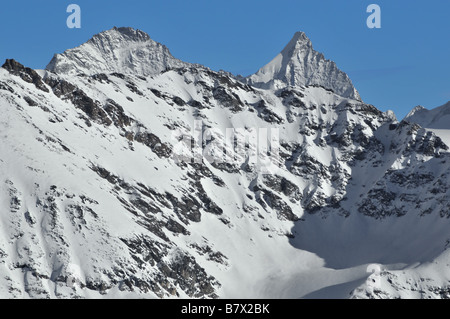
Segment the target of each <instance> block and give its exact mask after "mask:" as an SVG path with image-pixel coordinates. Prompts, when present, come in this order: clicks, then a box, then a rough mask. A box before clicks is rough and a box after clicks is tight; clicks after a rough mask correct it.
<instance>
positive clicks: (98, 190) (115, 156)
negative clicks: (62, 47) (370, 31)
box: [0, 28, 450, 298]
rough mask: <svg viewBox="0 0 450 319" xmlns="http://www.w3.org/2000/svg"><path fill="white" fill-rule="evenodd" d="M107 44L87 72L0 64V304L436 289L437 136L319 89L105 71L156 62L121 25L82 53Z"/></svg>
mask: <svg viewBox="0 0 450 319" xmlns="http://www.w3.org/2000/svg"><path fill="white" fill-rule="evenodd" d="M128 34H132V35H133V36H132V37H128V36H127V35H128ZM107 38H114V39H116V40H117V39H119V40H120V41H119V42H116V41H115V40H114V41H112V42H111V43H110V44H108V45H107V44H106V43H107V42H106V41H103V40H102V41H100V42H102V43H103V44H102V47H101V50H100V51H97V53H96V54H98V56H97V57H96V58H95V61H96V62H95V64H96V67H97V68H98V69H91V70H90V71H92V72H88V71H89V69H87V68H86V65H89V63H91V61H88V60H86V61H84V62H83V63H82V64H80V62H79V60H78V59H77V58H76V57H75V56H73V55H71V54H69V53H70V52H74V51H71V50H69V51H67V52H66V53H67V54H64V59H65V60H64V61H65V62H64V65H68V66H70V67H68V68H65V67H61V68H59V67H57V65H60V64H59V63H56V64H54V65H55V67H49V68H48V69H47V70H32V69H29V68H26V67H24V66H23V65H21V64H20V63H18V62H16V61H14V60H7V61H6V62H5V64H4V65H3V67H2V68H0V108H1V112H2V118H1V120H0V121H1V123H0V136H1V138H2V143H0V150H1V152H0V178H1V180H0V182H1V184H0V187H1V188H2V190H1V192H0V296H2V297H20V298H42V297H57V298H61V297H88V298H90V297H102V296H104V297H121V298H122V297H150V298H152V297H195V298H202V297H206V298H216V297H228V298H241V297H244V298H245V297H254V298H260V297H265V298H281V297H284V298H302V297H305V298H308V297H310V298H314V297H316V298H317V297H339V298H347V297H355V298H359V297H411V296H413V297H418V295H417V294H414V293H411V291H417V290H420V291H422V292H423V293H422V296H432V297H443V296H445V291H447V290H448V287H449V285H448V281H449V280H450V275H449V271H448V266H447V263H448V262H447V261H448V257H447V251H446V248H447V243H448V241H449V240H450V235H448V229H449V226H450V225H449V220H450V219H449V218H448V216H449V214H448V212H449V211H450V202H449V198H450V196H449V195H450V194H449V193H448V189H449V184H450V177H449V176H448V172H449V163H450V162H449V160H448V158H449V153H448V146H447V145H446V144H445V143H444V142H443V141H442V140H441V139H440V138H439V137H437V136H436V135H435V134H433V133H432V132H429V131H427V130H425V129H423V128H421V127H420V126H419V125H416V124H411V123H409V122H406V121H402V122H400V123H399V122H398V121H397V120H396V118H395V116H394V115H393V114H392V112H385V113H383V112H380V111H379V110H377V109H376V108H375V107H374V106H371V105H367V104H365V103H363V102H361V101H360V100H359V97H358V98H356V99H353V98H349V97H347V96H346V94H337V93H336V90H333V91H334V92H332V91H331V90H329V89H325V88H323V87H320V86H307V87H304V86H290V85H285V86H280V87H279V88H276V89H275V88H271V89H265V88H261V87H259V88H258V87H254V86H252V85H250V84H248V83H243V82H241V81H239V80H237V79H236V78H234V77H233V76H232V75H230V74H228V73H225V72H213V71H211V70H209V69H208V68H205V67H201V66H198V65H190V64H183V65H173V64H170V63H165V62H164V63H160V62H161V61H162V60H161V59H159V60H158V59H157V58H156V62H155V61H154V60H153V58H152V60H150V61H148V59H147V58H145V59H143V60H141V61H139V63H136V64H132V65H130V64H126V65H125V66H124V65H123V64H121V63H116V62H113V61H114V60H113V59H111V56H112V55H111V52H118V51H117V48H118V47H121V48H128V47H132V46H133V45H134V44H135V42H139V43H140V41H141V40H138V39H137V38H142V39H143V40H142V42H143V43H146V44H142V45H144V46H145V47H146V52H147V53H148V54H147V53H146V54H147V55H146V56H147V57H151V56H155V55H158V52H160V51H159V48H160V47H159V46H155V47H152V48H151V49H150V48H149V47H148V43H149V41H151V40H148V39H149V37H148V36H147V35H146V34H144V33H142V32H141V31H135V30H133V29H129V28H126V29H125V28H120V29H113V30H109V31H105V32H104V33H101V34H99V35H97V36H95V37H94V39H93V40H90V41H89V42H88V43H87V44H84V45H82V46H81V47H80V48H88V49H86V52H94V51H93V50H92V48H91V45H92V43H100V42H97V41H99V40H98V39H107ZM89 43H90V44H89ZM139 45H141V44H139ZM147 49H148V50H147ZM74 50H77V49H74ZM68 52H69V53H68ZM127 52H128V51H127ZM114 54H116V53H114ZM127 54H128V53H127ZM154 54H155V55H154ZM84 56H86V57H87V56H88V55H84ZM133 56H134V54H133ZM60 58H61V56H60ZM119 60H120V59H119ZM53 61H54V60H53ZM100 61H101V63H100ZM120 61H124V60H120ZM154 63H156V65H160V66H161V69H159V71H156V69H155V68H154ZM50 65H52V63H51V64H50ZM61 65H63V64H61ZM144 70H145V71H144ZM141 71H142V72H143V73H141ZM96 72H97V73H96ZM145 72H149V73H145ZM355 92H356V91H355ZM244 138H246V140H245V141H246V142H245V143H244V144H243V145H242V143H241V144H240V143H239V141H242V140H244ZM269 141H270V142H271V143H268V142H269ZM240 147H241V148H240ZM372 263H379V264H381V266H380V267H382V270H383V271H382V272H380V273H377V275H379V276H380V277H379V278H382V279H381V280H379V281H378V282H381V284H380V285H379V286H377V287H376V288H377V289H376V291H375V292H374V290H373V289H371V286H370V283H371V281H370V280H367V278H368V277H369V275H370V272H368V269H372V268H373V265H372V266H371V264H372ZM435 265H436V266H435ZM371 267H372V268H371ZM371 278H372V276H371ZM371 278H370V279H371ZM379 278H378V279H379ZM393 278H394V279H393ZM73 282H75V283H73ZM436 287H439V289H437V288H436ZM414 289H415V290H414ZM446 289H447V290H446Z"/></svg>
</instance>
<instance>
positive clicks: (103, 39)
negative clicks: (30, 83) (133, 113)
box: [46, 27, 190, 76]
mask: <svg viewBox="0 0 450 319" xmlns="http://www.w3.org/2000/svg"><path fill="white" fill-rule="evenodd" d="M188 65H190V64H189V63H186V62H183V61H180V60H178V59H176V58H174V57H173V56H172V54H171V53H170V51H169V49H168V48H167V47H166V46H164V45H162V44H160V43H158V42H156V41H154V40H152V39H151V38H150V36H149V35H148V34H147V33H145V32H143V31H141V30H138V29H133V28H130V27H120V28H117V27H114V28H112V29H110V30H107V31H103V32H101V33H98V34H96V35H94V36H93V37H92V38H91V39H90V40H89V41H87V42H86V43H84V44H82V45H81V46H79V47H77V48H74V49H70V50H67V51H65V52H64V53H62V54H56V55H55V56H54V57H53V59H52V60H51V61H50V63H49V64H48V65H47V67H46V69H47V70H49V71H52V72H55V73H58V74H68V75H75V74H80V73H84V74H88V75H92V74H98V73H114V72H116V73H124V74H137V75H142V76H148V75H152V74H157V73H160V72H162V71H164V70H166V69H167V68H173V67H184V66H188Z"/></svg>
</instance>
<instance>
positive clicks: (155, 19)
mask: <svg viewBox="0 0 450 319" xmlns="http://www.w3.org/2000/svg"><path fill="white" fill-rule="evenodd" d="M71 3H75V4H78V5H79V6H80V7H81V10H82V11H81V19H82V20H81V29H69V28H67V26H66V19H67V17H68V15H69V13H66V8H67V6H68V5H69V4H71ZM371 3H375V4H378V5H379V6H380V7H381V29H369V28H367V26H366V19H367V17H368V16H369V13H367V12H366V8H367V6H368V5H369V4H371ZM449 16H450V1H448V0H428V1H424V0H420V1H419V0H408V1H404V0H370V1H366V0H314V1H313V0H309V1H302V0H278V1H268V0H240V1H237V0H226V1H218V0H190V1H186V0H166V1H161V0H158V1H154V0H145V1H144V0H127V1H123V0H122V1H116V0H109V1H105V0H71V1H66V0H39V1H37V0H26V1H25V0H15V1H7V2H6V3H5V1H3V3H2V4H1V6H0V27H1V30H2V36H1V41H0V60H1V62H3V61H4V60H5V59H6V58H14V59H16V60H18V61H19V62H21V63H22V64H24V65H26V66H29V67H32V68H35V69H38V68H44V67H45V66H46V64H47V63H48V62H49V61H50V59H51V58H52V56H53V54H54V53H60V52H63V51H64V50H65V49H69V48H73V47H75V46H78V45H80V44H82V43H83V42H85V41H87V40H88V39H89V38H90V37H92V35H94V34H96V33H98V32H101V31H103V30H107V29H110V28H112V27H113V26H118V27H120V26H131V27H134V28H138V29H141V30H143V31H145V32H147V33H148V34H149V35H150V37H151V38H153V39H154V40H156V41H158V42H161V43H163V44H165V45H166V46H167V47H168V48H169V49H170V51H171V52H172V54H173V55H174V56H175V57H177V58H179V59H182V60H185V61H188V62H195V63H201V64H203V65H206V66H208V67H210V68H212V69H214V70H219V69H223V70H227V71H230V72H232V73H234V74H242V75H248V74H251V73H253V72H255V71H257V69H258V68H260V67H261V66H263V65H264V64H266V63H268V62H269V61H270V60H271V59H272V58H273V57H274V56H275V55H276V54H278V53H279V52H280V51H281V50H282V49H283V47H284V46H285V45H286V44H287V43H288V42H289V40H290V39H291V37H292V36H293V34H294V33H295V32H296V31H304V32H306V34H307V35H308V36H309V37H310V38H311V40H312V43H313V46H314V48H315V49H316V50H318V51H320V52H322V53H324V55H325V57H326V58H328V59H330V60H333V61H335V62H336V63H337V65H338V67H339V68H341V69H342V70H343V71H345V72H347V73H348V74H349V76H350V78H351V79H352V81H353V83H354V85H355V86H356V88H357V89H358V90H359V92H360V94H361V96H362V98H363V100H364V101H365V102H367V103H371V104H373V105H375V106H376V107H378V108H379V109H381V110H383V111H385V110H387V109H392V110H394V111H395V113H396V114H397V116H398V117H399V118H400V119H401V118H402V117H403V116H404V115H406V113H407V112H408V111H409V110H410V109H411V108H413V107H414V106H416V105H419V104H420V105H423V106H425V107H427V108H434V107H437V106H439V105H442V104H444V103H446V102H447V101H449V100H450V59H449V58H450V23H449Z"/></svg>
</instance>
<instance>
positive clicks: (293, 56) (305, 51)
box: [247, 32, 361, 100]
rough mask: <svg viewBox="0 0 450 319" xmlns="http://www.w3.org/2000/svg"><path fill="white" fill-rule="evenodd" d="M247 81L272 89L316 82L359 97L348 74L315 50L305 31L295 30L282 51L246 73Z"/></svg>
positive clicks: (351, 96)
mask: <svg viewBox="0 0 450 319" xmlns="http://www.w3.org/2000/svg"><path fill="white" fill-rule="evenodd" d="M247 82H248V83H249V84H252V85H254V86H256V87H260V88H275V89H277V88H282V87H285V86H306V85H319V86H323V87H325V88H327V89H331V90H333V91H334V92H335V93H336V94H338V95H341V96H343V97H348V98H352V99H357V100H361V98H360V96H359V93H358V91H357V90H356V89H355V87H354V86H353V84H352V82H351V80H350V78H349V77H348V75H347V74H346V73H344V72H342V71H341V70H339V69H338V67H337V66H336V64H335V63H334V62H333V61H330V60H326V59H325V57H324V56H323V54H322V53H320V52H317V51H315V50H314V49H313V46H312V43H311V40H310V39H309V38H308V37H307V36H306V34H305V33H304V32H296V33H295V34H294V37H293V38H292V40H291V41H289V43H288V44H287V45H286V47H285V48H284V49H283V50H282V51H281V53H279V54H278V55H277V56H276V57H275V58H274V59H273V60H272V61H271V62H269V63H268V64H266V65H265V66H264V67H262V68H261V69H259V70H258V72H256V73H255V74H253V75H251V76H249V77H248V78H247Z"/></svg>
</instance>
